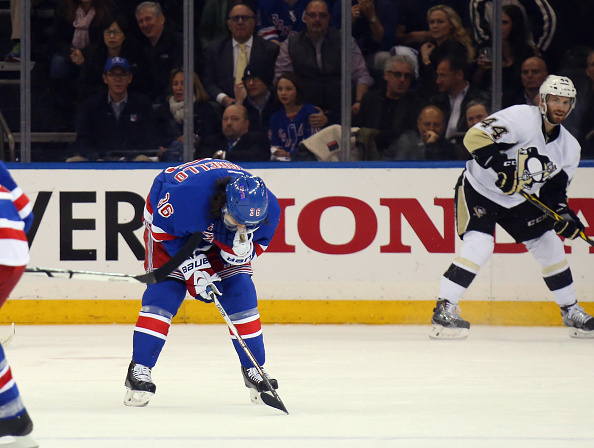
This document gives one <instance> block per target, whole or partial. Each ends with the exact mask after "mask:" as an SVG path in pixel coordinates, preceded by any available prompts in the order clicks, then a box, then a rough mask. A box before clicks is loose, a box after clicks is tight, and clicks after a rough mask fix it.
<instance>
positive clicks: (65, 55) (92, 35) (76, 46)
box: [50, 0, 110, 80]
mask: <svg viewBox="0 0 594 448" xmlns="http://www.w3.org/2000/svg"><path fill="white" fill-rule="evenodd" d="M109 16H110V10H109V4H108V3H107V0H90V1H83V0H62V1H61V2H60V3H59V4H58V8H57V11H56V15H55V18H54V25H53V27H52V47H51V48H52V50H51V52H52V61H51V65H50V78H51V79H61V80H62V79H69V80H72V79H76V77H77V75H78V70H77V69H76V65H75V62H76V61H78V60H79V58H80V57H81V56H82V53H81V50H82V49H83V48H85V47H87V46H89V45H92V44H94V43H96V42H99V41H100V40H101V37H102V36H101V32H102V30H103V28H104V27H105V25H106V22H107V21H108V20H109Z"/></svg>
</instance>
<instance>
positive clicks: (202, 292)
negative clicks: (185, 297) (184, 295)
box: [179, 253, 223, 303]
mask: <svg viewBox="0 0 594 448" xmlns="http://www.w3.org/2000/svg"><path fill="white" fill-rule="evenodd" d="M179 269H180V271H181V272H182V274H183V275H184V278H185V279H186V287H187V288H188V292H189V293H190V294H191V295H192V296H193V297H195V298H196V299H198V300H202V301H203V302H207V303H210V302H212V300H213V299H212V298H211V297H210V296H209V294H208V291H207V289H208V288H210V289H211V290H212V292H214V293H215V294H217V295H219V296H220V295H221V294H222V291H223V288H222V287H221V278H220V277H219V276H218V274H217V273H216V272H215V271H214V270H213V269H212V267H211V265H210V262H209V261H208V257H207V256H206V255H205V254H202V253H198V254H196V253H194V255H193V256H192V257H190V258H188V259H187V260H186V261H184V262H183V263H182V264H181V265H180V266H179Z"/></svg>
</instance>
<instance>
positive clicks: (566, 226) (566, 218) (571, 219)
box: [553, 205, 586, 240]
mask: <svg viewBox="0 0 594 448" xmlns="http://www.w3.org/2000/svg"><path fill="white" fill-rule="evenodd" d="M556 212H557V214H558V215H560V216H561V218H563V220H562V221H555V224H554V225H553V229H555V232H557V235H561V236H562V237H565V238H568V239H570V240H573V239H575V238H576V237H578V236H579V234H580V232H582V231H584V230H585V229H586V228H585V227H584V225H583V224H582V222H581V221H580V218H578V217H577V216H576V214H575V213H574V212H573V210H572V209H570V208H569V207H567V206H566V205H565V206H562V207H560V208H558V209H557V210H556Z"/></svg>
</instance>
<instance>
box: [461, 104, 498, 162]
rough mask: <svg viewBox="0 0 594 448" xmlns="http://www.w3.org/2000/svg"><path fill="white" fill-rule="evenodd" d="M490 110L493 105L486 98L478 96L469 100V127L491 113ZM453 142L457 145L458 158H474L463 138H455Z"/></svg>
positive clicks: (467, 116)
mask: <svg viewBox="0 0 594 448" xmlns="http://www.w3.org/2000/svg"><path fill="white" fill-rule="evenodd" d="M490 110H491V106H490V104H489V102H488V101H487V100H485V99H482V98H478V99H474V100H471V101H469V102H468V104H467V105H466V110H465V116H466V124H467V125H468V129H470V128H471V127H473V126H474V125H475V124H477V123H479V122H481V121H483V120H484V119H485V118H487V117H488V116H489V115H491V112H490ZM453 143H454V145H455V146H456V158H457V159H458V160H470V159H471V158H472V156H471V155H470V153H469V152H468V150H467V149H466V147H465V146H464V143H463V142H462V139H454V141H453Z"/></svg>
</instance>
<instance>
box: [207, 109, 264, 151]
mask: <svg viewBox="0 0 594 448" xmlns="http://www.w3.org/2000/svg"><path fill="white" fill-rule="evenodd" d="M222 122H223V123H222V133H221V134H217V135H213V136H211V137H208V138H206V139H205V140H204V142H202V143H201V144H200V146H199V147H198V150H197V157H196V158H198V159H201V158H205V157H212V158H213V159H222V160H229V161H231V162H258V161H265V160H270V140H268V136H267V134H265V133H263V132H255V131H250V130H249V127H250V120H249V119H248V114H247V110H246V108H245V107H244V106H242V105H236V104H232V105H231V106H229V107H227V109H225V112H223V120H222Z"/></svg>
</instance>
